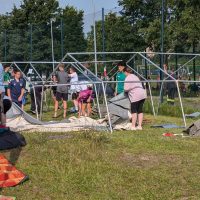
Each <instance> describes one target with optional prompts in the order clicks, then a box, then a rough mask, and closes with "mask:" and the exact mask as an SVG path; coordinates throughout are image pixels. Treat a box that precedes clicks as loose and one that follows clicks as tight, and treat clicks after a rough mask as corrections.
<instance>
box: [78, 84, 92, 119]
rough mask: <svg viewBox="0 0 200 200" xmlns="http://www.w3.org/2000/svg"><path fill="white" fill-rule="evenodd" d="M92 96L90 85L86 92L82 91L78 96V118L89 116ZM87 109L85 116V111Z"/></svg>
mask: <svg viewBox="0 0 200 200" xmlns="http://www.w3.org/2000/svg"><path fill="white" fill-rule="evenodd" d="M93 100H94V95H93V90H92V85H88V86H87V89H86V90H82V91H80V93H79V96H78V105H79V117H80V116H88V117H89V116H90V114H91V113H92V106H91V104H92V103H93ZM86 108H87V114H86V111H85V109H86Z"/></svg>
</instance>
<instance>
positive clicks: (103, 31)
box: [102, 8, 106, 60]
mask: <svg viewBox="0 0 200 200" xmlns="http://www.w3.org/2000/svg"><path fill="white" fill-rule="evenodd" d="M102 50H103V52H105V12H104V8H102ZM105 57H106V54H103V60H105Z"/></svg>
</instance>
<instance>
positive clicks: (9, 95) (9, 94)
mask: <svg viewBox="0 0 200 200" xmlns="http://www.w3.org/2000/svg"><path fill="white" fill-rule="evenodd" d="M7 93H8V97H9V98H10V99H11V93H10V88H8V90H7Z"/></svg>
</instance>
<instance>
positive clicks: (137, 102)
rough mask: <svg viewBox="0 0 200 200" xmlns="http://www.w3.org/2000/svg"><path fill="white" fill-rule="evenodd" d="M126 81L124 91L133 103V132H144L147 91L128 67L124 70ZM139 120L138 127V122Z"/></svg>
mask: <svg viewBox="0 0 200 200" xmlns="http://www.w3.org/2000/svg"><path fill="white" fill-rule="evenodd" d="M124 71H125V74H126V79H125V83H124V91H125V92H128V97H129V99H130V101H131V114H132V128H131V130H142V122H143V105H144V102H145V99H146V98H147V95H146V91H145V89H144V88H143V85H142V83H141V81H140V79H139V78H138V77H137V76H136V75H134V74H132V70H131V69H130V68H128V67H126V68H125V69H124ZM137 118H138V126H137V127H136V121H137Z"/></svg>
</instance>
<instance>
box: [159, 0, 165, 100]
mask: <svg viewBox="0 0 200 200" xmlns="http://www.w3.org/2000/svg"><path fill="white" fill-rule="evenodd" d="M164 15H165V0H162V20H161V49H160V50H161V53H163V52H164ZM163 64H164V55H163V54H161V58H160V68H161V69H163ZM162 79H163V73H162V70H160V80H162ZM162 102H163V93H161V103H162Z"/></svg>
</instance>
